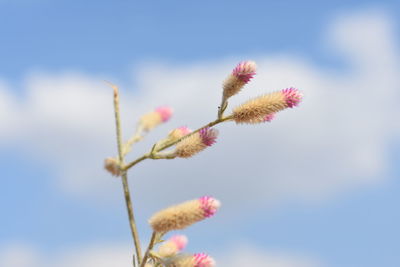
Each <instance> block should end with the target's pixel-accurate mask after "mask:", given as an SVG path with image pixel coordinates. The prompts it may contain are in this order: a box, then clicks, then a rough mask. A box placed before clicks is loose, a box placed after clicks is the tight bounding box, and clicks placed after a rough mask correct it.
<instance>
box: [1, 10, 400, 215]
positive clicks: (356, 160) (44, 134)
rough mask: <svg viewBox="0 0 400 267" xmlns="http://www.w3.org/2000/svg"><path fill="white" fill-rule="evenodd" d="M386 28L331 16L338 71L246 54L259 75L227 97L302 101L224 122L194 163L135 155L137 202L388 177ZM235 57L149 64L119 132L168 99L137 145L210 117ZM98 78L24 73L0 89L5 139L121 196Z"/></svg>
mask: <svg viewBox="0 0 400 267" xmlns="http://www.w3.org/2000/svg"><path fill="white" fill-rule="evenodd" d="M392 26H393V25H392V23H391V21H390V19H389V18H388V17H387V16H386V15H384V14H382V13H379V12H375V11H374V12H370V11H368V12H365V13H360V14H355V15H354V14H352V15H344V16H342V17H339V18H338V19H337V20H336V21H334V23H332V26H331V28H330V29H329V31H328V32H327V40H330V42H331V44H332V47H333V48H334V49H337V51H340V52H341V53H342V54H343V56H344V59H345V60H346V61H347V62H348V63H349V68H348V70H347V71H345V72H344V71H334V70H326V69H321V67H320V66H318V65H317V64H313V63H310V61H309V60H307V59H306V58H298V57H293V56H291V55H284V56H260V57H258V58H254V59H253V60H255V61H257V63H258V65H259V74H258V76H257V77H256V78H255V79H254V82H252V83H251V84H250V85H249V86H248V87H247V88H245V90H244V91H243V93H241V95H239V96H235V98H234V99H233V101H232V105H233V106H234V105H235V104H238V103H240V102H243V101H245V100H247V99H248V98H249V97H251V96H255V95H258V94H260V93H262V92H266V91H273V90H277V89H283V88H286V87H290V86H296V87H299V88H300V89H301V90H302V91H303V92H304V94H305V99H304V103H303V104H302V105H301V107H300V108H297V109H295V110H290V111H285V112H282V113H281V114H278V116H277V118H276V120H275V121H274V122H272V123H271V124H266V125H258V126H250V127H246V126H235V125H233V124H232V123H231V124H227V125H226V126H221V127H220V129H221V135H220V139H219V141H218V144H217V145H215V146H213V147H212V148H210V149H208V150H207V151H205V152H203V153H201V154H200V155H198V156H196V158H193V159H191V160H174V161H157V162H152V163H151V164H152V166H153V167H150V165H148V163H143V164H142V166H139V167H138V168H137V169H136V170H135V171H134V173H133V176H134V177H132V179H133V181H134V184H135V189H136V190H135V191H137V192H138V194H139V195H138V197H140V198H141V199H142V203H148V205H149V206H153V207H154V206H157V207H161V206H160V205H161V204H160V203H155V202H154V200H153V197H152V196H151V195H149V194H148V192H150V191H151V190H153V191H154V190H156V192H154V194H155V195H157V196H159V197H161V198H163V199H164V203H173V202H180V201H181V200H182V199H186V198H187V199H191V198H193V197H194V196H197V195H203V194H205V193H207V194H213V195H215V196H218V197H219V198H220V199H222V200H223V201H226V203H229V205H228V206H231V207H233V206H237V205H240V203H246V204H252V205H255V204H256V203H259V204H261V205H275V204H276V203H281V202H282V201H288V200H295V201H297V200H301V201H312V202H315V201H317V202H319V201H320V200H321V199H324V198H326V197H329V196H334V195H336V194H337V193H340V192H343V191H347V190H349V189H352V188H354V187H357V186H360V185H365V184H370V183H375V182H379V181H382V180H383V179H385V178H384V177H385V176H384V175H383V174H384V173H385V172H386V171H387V169H388V167H389V166H387V162H388V159H387V156H388V149H389V145H390V142H391V140H394V139H395V138H398V137H397V136H398V133H399V126H398V125H396V124H395V123H394V122H393V114H396V113H398V112H399V111H400V110H399V107H398V104H397V103H396V99H398V97H399V84H400V83H399V77H400V75H399V74H400V71H399V70H400V68H399V65H398V62H399V60H398V59H399V56H398V52H399V51H398V50H397V48H396V45H397V43H396V41H395V40H394V34H393V29H392ZM337 51H336V52H337ZM234 64H235V62H232V61H229V62H219V63H215V62H204V63H198V64H196V65H183V66H182V65H181V66H175V65H168V64H149V65H146V66H143V67H142V68H141V69H140V70H139V71H138V72H137V73H135V75H136V76H137V78H138V83H137V85H138V89H139V90H137V91H134V92H133V91H129V92H128V90H124V91H123V92H122V98H123V103H122V108H123V109H124V112H123V122H124V125H123V126H124V128H125V129H126V130H127V134H128V133H131V132H132V131H133V128H134V124H135V118H138V116H139V115H140V114H142V113H144V112H147V111H148V110H149V109H152V108H153V107H155V106H157V105H160V104H168V105H171V106H173V107H174V109H175V114H176V115H175V117H174V119H173V120H172V121H171V123H170V124H169V125H168V126H163V127H161V128H160V132H159V133H154V134H151V135H150V136H149V137H148V140H147V141H146V142H145V143H144V144H142V145H138V146H137V149H136V151H139V149H145V148H149V147H150V146H151V144H152V142H154V141H155V140H156V138H157V137H162V136H163V134H165V133H166V132H167V131H168V130H169V129H172V128H174V127H177V126H180V125H187V126H189V127H192V128H196V127H197V126H200V125H202V124H204V123H206V122H207V121H208V120H211V119H213V118H214V117H215V116H216V107H217V105H218V104H219V100H220V95H221V89H220V85H221V82H222V80H223V79H224V78H225V76H226V75H227V74H228V72H229V71H230V70H231V69H232V67H233V66H234ZM103 78H104V77H101V78H100V77H91V76H88V75H83V74H71V73H70V74H62V75H52V74H38V73H36V74H32V75H30V76H29V77H28V78H27V79H26V97H24V98H23V99H17V98H16V96H15V95H13V93H12V88H9V87H7V86H0V103H1V105H0V125H1V128H0V136H1V140H2V141H1V142H2V143H3V144H4V143H7V144H8V145H9V144H10V143H12V142H14V144H15V146H18V147H19V148H20V149H22V150H23V151H25V152H26V153H29V154H31V155H32V156H34V157H35V158H41V159H44V160H46V161H47V162H48V164H49V166H55V167H56V169H57V176H58V177H59V178H60V179H59V181H60V183H59V185H60V187H61V189H63V190H64V191H66V192H69V193H73V194H78V195H81V196H85V195H87V194H93V193H95V194H97V195H99V196H101V197H102V198H103V197H104V196H105V195H113V194H114V193H115V195H119V193H120V192H119V190H120V188H119V186H120V185H119V183H116V182H115V179H114V178H111V177H109V175H108V174H107V173H106V172H104V171H103V170H102V160H103V158H105V157H106V156H110V155H113V154H115V153H116V150H115V147H114V123H113V114H112V101H111V91H110V89H109V88H107V87H106V86H105V85H104V84H103V83H102V82H101V80H102V79H103ZM228 110H229V108H228ZM136 151H135V152H134V153H137V154H138V153H139V152H136ZM154 184H157V187H154ZM113 188H115V189H116V190H118V193H116V192H113V190H114V189H113ZM176 191H180V193H179V194H176ZM238 196H240V197H238ZM163 205H165V204H163ZM225 207H227V206H225ZM227 209H228V210H229V207H228V208H227Z"/></svg>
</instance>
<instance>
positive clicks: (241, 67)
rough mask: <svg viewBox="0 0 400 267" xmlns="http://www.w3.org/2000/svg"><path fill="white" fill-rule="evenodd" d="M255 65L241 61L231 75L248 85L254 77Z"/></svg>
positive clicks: (251, 62)
mask: <svg viewBox="0 0 400 267" xmlns="http://www.w3.org/2000/svg"><path fill="white" fill-rule="evenodd" d="M256 70H257V65H256V63H255V62H254V61H242V62H240V63H239V64H238V65H237V66H236V68H234V69H233V71H232V75H233V76H236V77H237V78H239V79H240V80H241V81H243V82H245V83H248V82H249V81H250V80H251V79H252V78H253V77H254V75H256Z"/></svg>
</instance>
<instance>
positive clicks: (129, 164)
mask: <svg viewBox="0 0 400 267" xmlns="http://www.w3.org/2000/svg"><path fill="white" fill-rule="evenodd" d="M231 119H232V116H228V117H225V118H221V119H216V120H215V121H212V122H209V123H207V124H206V125H204V126H202V127H200V128H198V129H197V130H195V131H193V132H191V133H190V134H187V135H185V136H183V137H181V138H179V139H178V140H176V141H174V142H171V143H168V144H165V145H161V146H160V147H157V148H155V147H154V146H153V149H152V151H151V152H149V153H146V154H144V155H143V156H141V157H139V158H137V159H135V160H134V161H131V162H129V163H128V164H126V165H123V166H122V168H121V169H122V171H127V170H129V169H130V168H132V167H133V166H135V165H136V164H138V163H139V162H141V161H143V160H145V159H148V158H151V155H152V154H153V153H157V152H160V151H162V150H164V149H166V148H169V147H171V146H173V145H175V144H177V143H179V142H180V141H182V140H183V139H184V138H187V137H189V136H191V135H193V134H195V133H197V132H199V131H200V130H201V129H204V128H207V127H212V126H214V125H217V124H219V123H222V122H225V121H228V120H231ZM154 148H155V149H154Z"/></svg>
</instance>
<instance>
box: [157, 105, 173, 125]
mask: <svg viewBox="0 0 400 267" xmlns="http://www.w3.org/2000/svg"><path fill="white" fill-rule="evenodd" d="M155 112H157V113H158V114H160V117H161V120H162V121H163V122H166V121H168V120H169V119H170V118H171V116H172V112H173V111H172V108H170V107H168V106H162V107H158V108H156V109H155Z"/></svg>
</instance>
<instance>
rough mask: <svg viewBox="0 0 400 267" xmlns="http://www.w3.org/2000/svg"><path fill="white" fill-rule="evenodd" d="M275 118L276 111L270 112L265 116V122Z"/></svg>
mask: <svg viewBox="0 0 400 267" xmlns="http://www.w3.org/2000/svg"><path fill="white" fill-rule="evenodd" d="M274 118H275V113H271V114H268V115H267V116H265V117H264V122H271V121H272V120H273V119H274Z"/></svg>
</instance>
